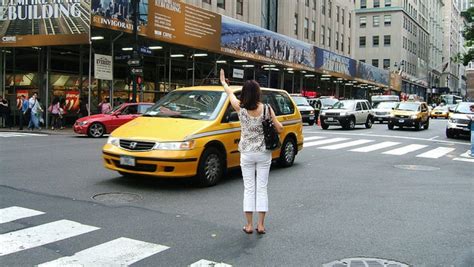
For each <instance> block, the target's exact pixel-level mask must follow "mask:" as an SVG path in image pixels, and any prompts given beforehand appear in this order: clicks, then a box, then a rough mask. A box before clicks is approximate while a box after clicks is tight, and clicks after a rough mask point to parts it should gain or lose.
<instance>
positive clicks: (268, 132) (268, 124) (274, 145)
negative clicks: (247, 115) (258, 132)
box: [262, 104, 281, 150]
mask: <svg viewBox="0 0 474 267" xmlns="http://www.w3.org/2000/svg"><path fill="white" fill-rule="evenodd" d="M267 109H269V107H268V105H266V104H265V105H264V107H263V121H262V126H263V135H264V137H265V147H266V149H267V150H275V149H278V148H279V147H280V146H281V142H280V136H279V135H278V133H277V131H276V129H275V126H274V125H273V121H272V118H271V115H269V116H266V111H267ZM268 114H271V113H270V110H268Z"/></svg>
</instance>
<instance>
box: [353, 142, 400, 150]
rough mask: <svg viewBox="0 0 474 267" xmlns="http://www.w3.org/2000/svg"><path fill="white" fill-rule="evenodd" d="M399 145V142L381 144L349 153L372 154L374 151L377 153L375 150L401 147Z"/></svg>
mask: <svg viewBox="0 0 474 267" xmlns="http://www.w3.org/2000/svg"><path fill="white" fill-rule="evenodd" d="M399 144H400V143H399V142H382V143H379V144H374V145H370V146H365V147H360V148H356V149H352V150H349V151H352V152H372V151H375V150H380V149H384V148H388V147H392V146H396V145H399Z"/></svg>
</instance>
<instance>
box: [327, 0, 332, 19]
mask: <svg viewBox="0 0 474 267" xmlns="http://www.w3.org/2000/svg"><path fill="white" fill-rule="evenodd" d="M328 16H329V17H331V16H332V1H331V0H329V1H328Z"/></svg>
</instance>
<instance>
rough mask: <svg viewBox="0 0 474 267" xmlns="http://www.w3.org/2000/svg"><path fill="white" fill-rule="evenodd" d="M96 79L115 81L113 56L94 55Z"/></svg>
mask: <svg viewBox="0 0 474 267" xmlns="http://www.w3.org/2000/svg"><path fill="white" fill-rule="evenodd" d="M94 77H95V78H96V79H99V80H112V79H113V61H112V56H108V55H101V54H95V55H94Z"/></svg>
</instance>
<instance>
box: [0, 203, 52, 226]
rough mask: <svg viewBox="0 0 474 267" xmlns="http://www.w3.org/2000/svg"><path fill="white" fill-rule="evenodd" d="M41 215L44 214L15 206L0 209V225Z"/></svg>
mask: <svg viewBox="0 0 474 267" xmlns="http://www.w3.org/2000/svg"><path fill="white" fill-rule="evenodd" d="M41 214H44V212H42V211H37V210H32V209H27V208H22V207H16V206H13V207H8V208H4V209H0V224H2V223H7V222H13V221H16V220H19V219H23V218H28V217H32V216H36V215H41Z"/></svg>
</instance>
